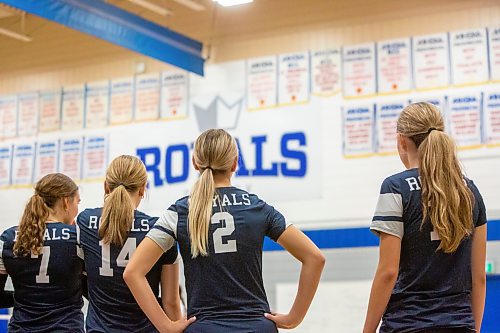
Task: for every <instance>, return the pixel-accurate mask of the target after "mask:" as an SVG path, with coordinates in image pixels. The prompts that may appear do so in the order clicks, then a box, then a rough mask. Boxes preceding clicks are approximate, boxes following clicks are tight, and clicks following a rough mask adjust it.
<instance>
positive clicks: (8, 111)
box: [0, 95, 17, 140]
mask: <svg viewBox="0 0 500 333" xmlns="http://www.w3.org/2000/svg"><path fill="white" fill-rule="evenodd" d="M16 135H17V96H16V95H7V96H0V140H3V139H10V138H14V137H15V136H16Z"/></svg>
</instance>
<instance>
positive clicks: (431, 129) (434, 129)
mask: <svg viewBox="0 0 500 333" xmlns="http://www.w3.org/2000/svg"><path fill="white" fill-rule="evenodd" d="M437 130H438V129H437V128H435V127H431V128H429V130H428V131H427V134H430V133H431V132H432V131H437Z"/></svg>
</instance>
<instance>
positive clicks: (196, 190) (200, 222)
mask: <svg viewBox="0 0 500 333" xmlns="http://www.w3.org/2000/svg"><path fill="white" fill-rule="evenodd" d="M237 158H238V149H237V147H236V142H235V141H234V139H233V138H232V137H231V135H230V134H229V133H227V132H226V131H224V130H222V129H209V130H207V131H205V132H203V133H202V134H201V135H200V136H199V137H198V138H197V139H196V142H195V145H194V153H193V160H194V163H195V165H196V166H197V167H198V168H199V169H200V172H201V175H200V178H198V180H197V181H196V183H195V184H194V186H193V188H192V190H191V194H190V196H189V212H188V227H189V239H190V241H191V255H192V257H193V258H196V257H197V256H199V255H202V256H207V255H208V232H209V230H210V219H211V217H212V206H213V200H214V196H215V182H214V174H217V173H224V172H227V171H228V170H231V167H232V166H233V163H234V162H235V160H236V159H237Z"/></svg>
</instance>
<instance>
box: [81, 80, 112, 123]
mask: <svg viewBox="0 0 500 333" xmlns="http://www.w3.org/2000/svg"><path fill="white" fill-rule="evenodd" d="M108 116H109V81H99V82H92V83H87V86H86V94H85V128H101V127H106V125H107V124H108Z"/></svg>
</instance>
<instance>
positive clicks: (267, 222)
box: [148, 187, 287, 333]
mask: <svg viewBox="0 0 500 333" xmlns="http://www.w3.org/2000/svg"><path fill="white" fill-rule="evenodd" d="M219 203H220V205H219ZM221 206H222V207H221ZM187 217H188V198H187V197H185V198H183V199H180V200H178V201H177V202H176V203H175V204H174V205H172V206H171V207H170V208H169V209H168V210H167V211H166V212H165V214H164V215H163V216H162V217H160V219H159V220H158V223H157V224H156V225H155V226H154V227H153V230H151V232H150V233H149V234H148V237H150V238H151V239H152V240H154V241H155V242H156V243H157V244H158V245H159V246H160V247H162V248H163V249H164V250H166V249H168V248H169V246H171V244H170V243H171V242H172V240H171V237H170V235H173V236H174V237H175V238H176V239H177V241H178V243H179V248H180V253H181V256H182V259H183V261H184V274H185V280H186V291H187V308H188V316H189V317H191V316H196V322H194V323H193V324H191V325H190V326H189V328H188V332H227V331H231V330H230V329H231V327H232V329H233V330H232V332H235V331H237V332H263V333H265V332H276V327H275V326H274V324H273V325H270V327H271V328H272V330H271V331H269V330H258V329H257V330H256V328H255V327H257V326H258V325H255V323H256V322H258V321H262V322H263V323H262V325H263V326H261V327H265V326H266V325H268V327H269V323H267V322H268V320H267V319H266V318H265V317H264V313H265V312H269V304H268V302H267V297H266V292H265V290H264V283H263V281H262V245H263V242H264V237H265V236H268V237H270V238H271V239H273V240H274V241H277V240H278V238H279V237H280V236H281V234H282V233H283V231H285V229H286V227H287V226H286V222H285V218H284V217H283V215H281V214H280V213H279V212H278V211H277V210H275V209H274V208H273V207H271V206H269V205H268V204H266V203H265V202H264V201H262V200H260V199H259V198H258V197H257V196H256V195H253V194H249V193H247V192H245V191H243V190H240V189H238V188H235V187H224V188H218V189H217V195H216V197H215V198H214V204H213V215H212V218H211V223H210V229H209V234H208V253H209V255H208V256H201V255H200V256H198V257H196V258H194V259H193V258H192V256H191V245H190V239H189V234H188V221H187ZM238 319H239V320H240V321H239V324H238V325H242V324H243V323H245V320H246V321H248V323H251V324H249V326H248V327H247V329H243V328H242V327H240V326H231V322H232V323H235V324H236V323H237V320H238ZM206 322H210V323H209V324H207V323H206ZM266 323H267V324H266ZM218 325H219V326H218ZM228 327H229V328H228Z"/></svg>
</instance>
